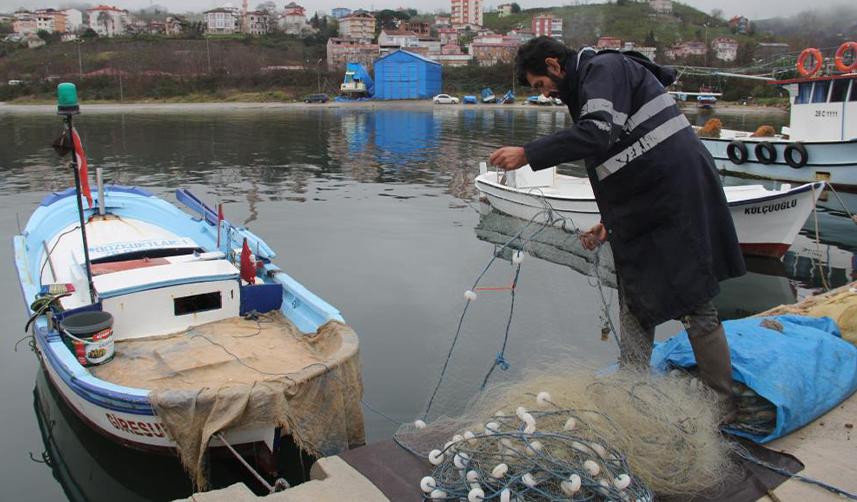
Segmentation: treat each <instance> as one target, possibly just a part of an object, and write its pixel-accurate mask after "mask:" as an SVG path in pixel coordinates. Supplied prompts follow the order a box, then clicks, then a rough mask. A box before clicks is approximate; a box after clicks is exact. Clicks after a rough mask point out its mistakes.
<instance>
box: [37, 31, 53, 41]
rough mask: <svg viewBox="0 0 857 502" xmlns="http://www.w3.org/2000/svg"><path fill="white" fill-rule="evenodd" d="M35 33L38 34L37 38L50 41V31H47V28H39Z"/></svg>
mask: <svg viewBox="0 0 857 502" xmlns="http://www.w3.org/2000/svg"><path fill="white" fill-rule="evenodd" d="M36 35H38V36H39V38H41V39H42V40H44V41H45V42H50V41H51V34H50V32H49V31H48V30H39V31H37V32H36Z"/></svg>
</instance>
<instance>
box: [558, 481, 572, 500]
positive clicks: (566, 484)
mask: <svg viewBox="0 0 857 502" xmlns="http://www.w3.org/2000/svg"><path fill="white" fill-rule="evenodd" d="M559 488H560V490H562V493H564V494H566V495H568V496H569V497H571V496H572V495H574V494H575V493H576V492H575V491H574V490H572V489H571V482H570V481H563V482H562V483H560V484H559Z"/></svg>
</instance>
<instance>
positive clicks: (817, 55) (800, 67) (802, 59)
mask: <svg viewBox="0 0 857 502" xmlns="http://www.w3.org/2000/svg"><path fill="white" fill-rule="evenodd" d="M809 56H812V58H813V59H814V60H815V66H813V67H812V69H811V70H808V69H806V67H805V66H804V63H806V58H808V57H809ZM821 62H822V57H821V51H820V50H818V49H816V48H815V47H811V48H808V49H804V50H803V52H801V53H800V56H798V58H797V72H798V73H800V74H801V76H804V77H811V76H812V75H815V74H816V73H818V70H820V69H821Z"/></svg>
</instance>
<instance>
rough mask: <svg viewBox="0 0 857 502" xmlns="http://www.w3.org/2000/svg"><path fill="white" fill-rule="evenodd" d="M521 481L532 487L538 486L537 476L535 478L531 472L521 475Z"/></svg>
mask: <svg viewBox="0 0 857 502" xmlns="http://www.w3.org/2000/svg"><path fill="white" fill-rule="evenodd" d="M521 482H522V483H524V484H525V485H527V486H528V487H530V488H532V487H534V486H536V478H534V477H533V475H532V474H530V473H529V472H528V473H526V474H524V475H523V476H521Z"/></svg>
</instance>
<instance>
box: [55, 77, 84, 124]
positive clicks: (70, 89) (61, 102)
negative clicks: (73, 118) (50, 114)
mask: <svg viewBox="0 0 857 502" xmlns="http://www.w3.org/2000/svg"><path fill="white" fill-rule="evenodd" d="M78 113H80V104H79V103H78V102H77V87H75V85H74V84H72V83H71V82H63V83H61V84H60V85H58V86H57V115H66V116H69V115H77V114H78Z"/></svg>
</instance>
